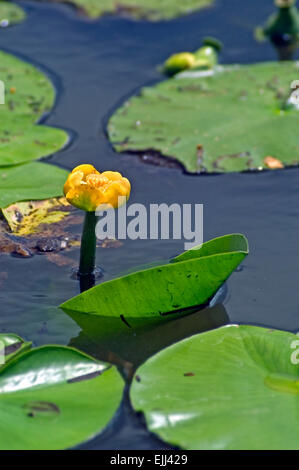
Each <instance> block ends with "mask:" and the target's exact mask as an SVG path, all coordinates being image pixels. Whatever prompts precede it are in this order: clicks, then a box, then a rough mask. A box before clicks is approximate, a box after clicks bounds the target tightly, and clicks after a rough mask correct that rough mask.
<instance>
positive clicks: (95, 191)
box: [63, 164, 131, 212]
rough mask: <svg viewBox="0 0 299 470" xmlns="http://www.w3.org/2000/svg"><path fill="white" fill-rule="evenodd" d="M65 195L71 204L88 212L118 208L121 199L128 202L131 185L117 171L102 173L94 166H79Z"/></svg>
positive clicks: (73, 173) (70, 176)
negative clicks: (104, 206) (102, 208)
mask: <svg viewBox="0 0 299 470" xmlns="http://www.w3.org/2000/svg"><path fill="white" fill-rule="evenodd" d="M63 191H64V194H65V197H66V199H67V200H68V202H69V203H70V204H72V205H73V206H75V207H78V208H79V209H83V210H85V211H87V212H95V211H96V209H97V208H99V207H100V206H103V205H110V206H112V207H114V208H117V207H118V205H119V199H118V198H119V197H123V200H128V199H129V196H130V191H131V184H130V182H129V180H128V179H127V178H124V177H123V176H122V175H121V174H120V173H118V172H117V171H104V172H103V173H100V172H99V171H97V170H96V169H95V167H94V166H93V165H88V164H85V165H79V166H77V167H76V168H74V169H73V171H72V172H71V173H70V174H69V176H68V178H67V180H66V182H65V185H64V188H63Z"/></svg>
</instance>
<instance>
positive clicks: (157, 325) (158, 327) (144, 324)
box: [69, 304, 230, 377]
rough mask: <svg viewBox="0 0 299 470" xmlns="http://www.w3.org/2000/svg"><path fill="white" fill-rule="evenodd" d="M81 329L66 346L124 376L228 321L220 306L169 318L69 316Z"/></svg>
mask: <svg viewBox="0 0 299 470" xmlns="http://www.w3.org/2000/svg"><path fill="white" fill-rule="evenodd" d="M69 315H70V316H71V318H72V319H73V320H75V321H76V323H77V324H78V326H80V328H81V332H80V333H79V335H78V336H77V337H75V338H72V339H71V341H70V343H69V346H72V347H75V348H78V349H80V350H82V351H84V352H86V353H88V354H90V355H92V356H93V357H96V358H97V359H99V360H101V361H105V362H110V363H113V364H116V365H117V366H119V367H120V368H121V369H122V370H123V372H124V373H125V375H126V376H127V377H130V376H131V374H132V373H133V372H134V370H135V369H136V368H137V367H138V366H139V365H140V364H141V363H143V362H144V361H145V360H146V359H148V358H149V357H150V356H152V355H154V354H155V353H157V352H158V351H160V350H161V349H164V348H166V347H168V346H170V345H171V344H173V343H175V342H177V341H181V340H182V339H185V338H187V337H189V336H192V335H194V334H197V333H202V332H203V331H207V330H211V329H213V328H218V327H220V326H223V325H225V324H227V323H229V321H230V319H229V317H228V314H227V312H226V310H225V308H224V306H223V305H222V304H216V305H214V306H209V307H206V308H203V309H201V310H197V311H196V312H194V313H192V314H190V315H187V316H184V317H178V316H176V318H173V319H169V317H166V318H165V317H164V318H162V317H159V318H156V319H144V318H140V319H138V318H135V319H130V325H128V324H127V323H126V322H125V321H123V319H122V318H121V317H117V318H115V317H110V318H108V317H99V316H95V315H86V314H80V313H69Z"/></svg>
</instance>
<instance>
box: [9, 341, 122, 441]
mask: <svg viewBox="0 0 299 470" xmlns="http://www.w3.org/2000/svg"><path fill="white" fill-rule="evenodd" d="M122 389H123V381H122V379H121V377H120V375H119V374H118V372H117V371H116V369H115V368H109V367H108V366H107V365H105V364H103V363H100V362H98V361H95V360H94V359H92V358H91V357H89V356H86V355H84V354H82V353H80V352H79V351H76V350H75V349H71V348H66V347H62V346H44V347H41V348H37V349H34V350H32V351H30V352H27V353H25V354H23V355H21V356H19V357H18V358H16V359H13V360H12V361H11V362H9V363H8V365H6V366H5V367H4V368H2V370H1V371H0V414H1V422H0V449H3V450H4V449H5V450H16V449H18V450H23V449H24V450H27V449H33V450H38V449H41V450H47V449H63V448H67V447H72V446H75V445H77V444H79V443H80V442H82V441H84V440H86V439H88V438H91V437H92V436H94V435H95V434H96V433H99V432H100V431H102V430H103V429H104V428H105V427H106V425H107V424H108V423H109V421H110V420H111V418H112V417H113V415H114V413H115V411H116V410H117V408H118V406H119V404H120V401H121V397H122Z"/></svg>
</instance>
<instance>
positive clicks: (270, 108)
mask: <svg viewBox="0 0 299 470" xmlns="http://www.w3.org/2000/svg"><path fill="white" fill-rule="evenodd" d="M298 74H299V66H298V63H296V62H285V63H271V62H269V63H261V64H255V65H246V66H230V67H222V68H220V69H217V70H215V71H214V72H210V71H209V72H203V73H201V72H189V73H185V74H183V75H181V76H180V75H179V76H178V78H177V79H169V80H166V81H164V82H162V83H160V84H158V85H155V86H153V87H149V88H144V89H142V90H141V93H140V96H135V97H133V98H131V99H129V100H128V101H127V102H126V103H125V104H124V105H123V106H122V107H121V108H120V109H118V110H117V111H116V113H115V114H114V115H113V116H112V117H111V119H110V122H109V125H108V131H109V136H110V140H111V141H112V143H113V145H114V147H115V149H116V150H117V151H118V152H130V151H131V152H135V153H136V152H137V153H140V154H141V155H150V154H151V152H154V153H155V155H156V154H157V152H158V153H160V154H161V155H162V156H166V157H173V158H175V159H177V160H178V161H179V162H180V163H182V164H183V165H184V167H185V168H186V170H187V171H189V172H229V171H243V170H253V169H262V168H267V167H268V166H270V165H269V164H268V163H267V162H268V160H269V158H268V159H267V157H272V159H273V158H274V159H276V160H279V162H282V163H283V164H284V165H297V164H298V163H299V144H298V130H297V129H298V122H299V111H298V110H297V109H295V108H293V107H289V106H288V97H289V95H290V91H291V90H290V84H291V82H292V81H293V80H295V79H297V78H298ZM180 77H181V78H180ZM188 77H189V78H188ZM190 77H191V78H190ZM279 162H278V163H279ZM280 166H283V165H281V163H280Z"/></svg>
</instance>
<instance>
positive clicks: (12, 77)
mask: <svg viewBox="0 0 299 470" xmlns="http://www.w3.org/2000/svg"><path fill="white" fill-rule="evenodd" d="M0 64H1V65H0V80H2V82H4V85H5V92H6V94H5V104H3V105H1V106H0V110H1V112H0V142H1V146H0V166H8V165H16V164H19V163H25V162H29V161H32V160H37V159H39V158H41V157H45V156H47V155H50V154H52V153H54V152H57V151H58V150H59V149H61V148H62V147H63V146H64V145H65V144H66V142H67V141H68V135H67V133H66V132H64V131H63V130H61V129H56V128H52V127H48V126H44V125H37V124H36V123H37V121H38V119H39V118H41V116H43V115H44V114H45V113H47V112H49V111H50V109H51V108H52V106H53V104H54V100H55V92H54V88H53V86H52V84H51V83H50V81H49V80H48V79H47V78H46V77H45V76H44V75H43V74H42V73H41V72H40V71H39V70H37V69H36V68H35V67H33V66H32V65H29V64H27V63H25V62H23V61H22V60H20V59H18V58H16V57H14V56H12V55H10V54H6V53H4V52H2V51H0Z"/></svg>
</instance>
